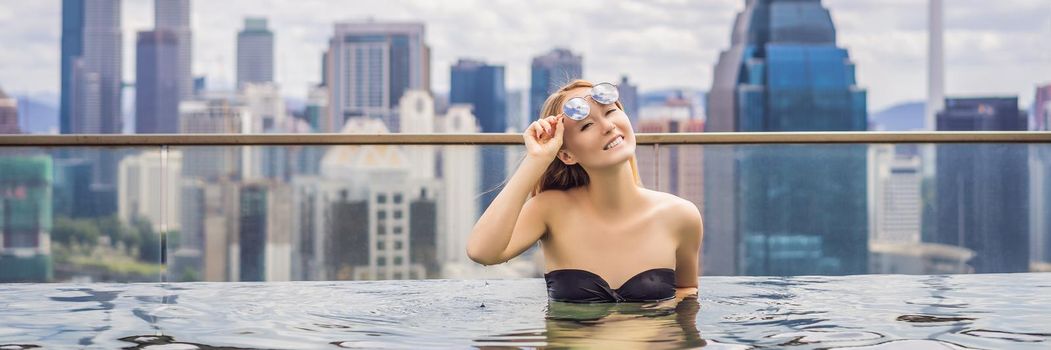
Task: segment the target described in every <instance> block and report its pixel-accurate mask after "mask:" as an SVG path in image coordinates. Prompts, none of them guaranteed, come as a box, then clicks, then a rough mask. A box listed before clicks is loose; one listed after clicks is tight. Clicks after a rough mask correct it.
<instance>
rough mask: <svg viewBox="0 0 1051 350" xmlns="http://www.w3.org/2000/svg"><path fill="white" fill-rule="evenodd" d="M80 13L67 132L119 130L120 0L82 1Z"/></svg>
mask: <svg viewBox="0 0 1051 350" xmlns="http://www.w3.org/2000/svg"><path fill="white" fill-rule="evenodd" d="M83 12H84V17H83V19H84V25H83V27H82V31H83V38H82V41H81V43H82V48H83V50H82V52H81V56H80V57H79V59H75V60H74V62H73V63H72V72H71V74H72V80H73V81H72V85H73V89H74V92H73V94H72V96H73V102H72V104H71V110H70V113H71V115H70V116H71V118H70V132H71V133H90V134H115V133H120V132H121V108H120V107H121V84H122V81H121V77H122V75H121V62H122V55H121V51H122V50H121V42H122V41H121V31H120V30H121V21H120V14H121V2H120V0H85V1H84V3H83ZM71 16H73V15H72V14H71Z"/></svg>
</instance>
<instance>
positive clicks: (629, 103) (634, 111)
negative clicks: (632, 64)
mask: <svg viewBox="0 0 1051 350" xmlns="http://www.w3.org/2000/svg"><path fill="white" fill-rule="evenodd" d="M617 91H618V92H620V104H621V105H622V106H624V113H625V114H627V115H628V120H630V121H631V125H632V127H633V128H635V130H638V129H639V127H638V125H639V87H638V86H636V85H635V84H632V83H630V82H628V76H627V75H623V76H621V77H620V82H619V83H617Z"/></svg>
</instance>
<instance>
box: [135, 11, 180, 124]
mask: <svg viewBox="0 0 1051 350" xmlns="http://www.w3.org/2000/svg"><path fill="white" fill-rule="evenodd" d="M177 43H178V41H177V38H176V36H175V34H174V33H172V32H169V31H164V30H154V31H145V32H139V37H138V41H137V42H136V45H135V47H136V60H135V79H136V82H135V133H137V134H151V133H164V134H174V133H177V132H178V131H179V89H178V80H177V78H178V76H177V74H178V71H176V69H177V68H178V65H177V64H178V62H177V60H176V58H177V57H178V55H177V54H178V52H177V51H176V50H177V49H178V45H177Z"/></svg>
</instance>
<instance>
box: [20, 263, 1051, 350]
mask: <svg viewBox="0 0 1051 350" xmlns="http://www.w3.org/2000/svg"><path fill="white" fill-rule="evenodd" d="M701 284H702V287H701V295H700V298H699V300H697V301H694V300H686V301H684V302H682V303H677V304H676V303H663V304H647V305H639V304H620V305H610V304H596V305H581V304H563V303H550V304H549V302H548V300H547V296H546V294H545V290H544V283H543V280H542V279H517V280H418V281H378V282H278V283H273V282H271V283H166V284H165V283H145V284H103V283H97V284H0V349H22V348H34V347H43V348H143V349H146V348H149V349H196V348H200V349H208V348H212V347H232V348H333V349H338V348H368V349H375V348H413V349H415V348H426V347H439V348H450V347H452V348H468V347H490V346H493V347H525V348H530V347H544V346H550V347H574V346H577V345H584V346H590V347H603V348H605V347H610V346H632V347H639V346H645V347H647V348H691V347H698V346H701V345H707V346H708V347H710V348H715V349H723V348H727V349H746V348H782V347H791V348H798V349H818V348H822V349H825V348H840V347H844V348H859V349H885V348H908V349H916V348H931V349H942V348H951V349H958V348H982V349H992V348H1023V349H1024V348H1029V349H1046V348H1048V347H1051V296H1049V295H1051V274H1036V273H1029V274H988V275H947V276H904V275H864V276H846V277H784V278H771V277H703V278H702V279H701Z"/></svg>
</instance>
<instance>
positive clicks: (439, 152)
mask: <svg viewBox="0 0 1051 350" xmlns="http://www.w3.org/2000/svg"><path fill="white" fill-rule="evenodd" d="M520 148H521V146H517V145H516V146H430V145H418V146H417V145H405V146H388V145H375V146H374V145H360V146H359V145H347V146H333V147H329V146H309V147H308V146H302V147H299V146H296V147H287V146H243V147H207V146H192V147H171V148H170V151H169V153H170V155H171V156H172V157H178V156H176V155H179V154H181V155H182V157H185V159H201V158H202V157H209V158H208V159H209V160H208V161H207V164H196V165H191V164H188V163H184V164H183V165H182V170H179V171H174V172H175V173H177V174H180V175H179V176H178V179H177V181H178V182H179V186H180V191H181V197H180V198H179V199H178V201H179V202H173V203H172V204H173V205H177V206H178V207H179V208H180V210H181V212H180V213H179V214H178V217H179V218H180V219H179V220H180V226H181V231H180V232H181V234H180V235H179V236H178V240H177V241H174V240H171V241H169V244H168V254H169V256H170V257H171V259H169V261H170V264H169V268H168V280H170V281H286V280H372V279H391V278H398V277H399V276H400V277H401V278H410V279H419V278H475V277H479V276H497V277H539V276H540V275H541V274H542V271H543V270H542V265H541V264H540V263H541V262H542V259H536V258H533V256H534V255H535V254H536V253H535V252H534V250H535V249H534V250H530V251H528V252H526V253H525V254H523V256H521V257H519V258H517V259H515V260H513V261H511V262H509V263H507V264H502V265H500V266H494V267H485V266H481V265H479V264H477V263H474V262H473V261H470V259H468V258H467V256H466V254H465V253H464V252H465V251H466V241H467V237H468V235H469V234H470V231H471V229H472V228H473V227H474V223H475V222H476V221H477V219H478V217H479V216H480V213H481V211H482V209H481V208H484V207H483V205H484V204H483V203H485V202H484V201H485V200H487V199H488V198H490V197H495V196H496V194H498V193H499V190H500V186H501V184H502V183H503V182H504V180H505V178H506V176H508V175H507V174H509V173H510V172H511V171H513V170H514V169H516V168H517V166H518V164H519V161H520V160H521V157H522V155H521V152H520V150H519V149H520ZM280 149H284V150H280ZM254 154H269V155H277V156H276V157H271V156H266V157H253V156H252V155H254ZM485 157H489V158H492V159H495V160H493V161H492V162H490V163H488V164H490V165H492V167H488V168H487V167H483V165H485V164H487V163H484V162H482V159H486V158H485ZM304 165H309V166H304ZM265 169H270V170H265ZM483 179H488V181H489V182H491V183H485V182H484V181H483ZM490 189H491V190H492V191H490ZM487 191H489V192H488V193H487ZM173 200H175V199H174V198H173ZM380 242H384V243H382V244H381V243H380ZM391 247H393V249H391ZM401 252H404V253H405V254H407V255H404V256H402V257H396V256H394V255H389V254H400V253H401ZM381 257H382V260H381ZM381 261H382V265H381Z"/></svg>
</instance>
